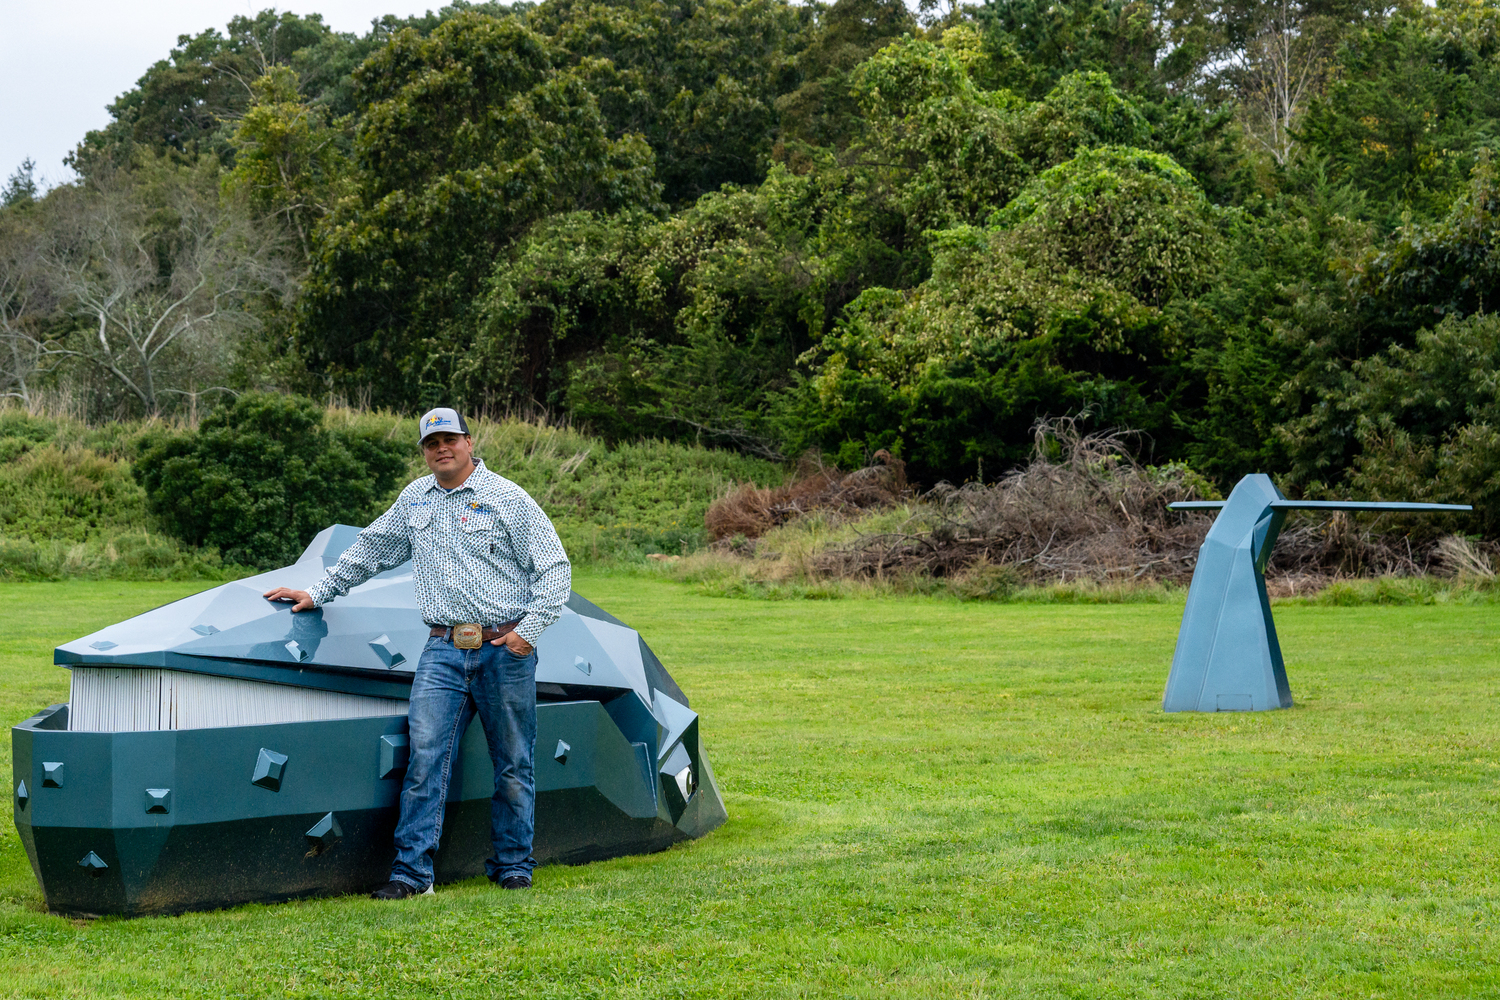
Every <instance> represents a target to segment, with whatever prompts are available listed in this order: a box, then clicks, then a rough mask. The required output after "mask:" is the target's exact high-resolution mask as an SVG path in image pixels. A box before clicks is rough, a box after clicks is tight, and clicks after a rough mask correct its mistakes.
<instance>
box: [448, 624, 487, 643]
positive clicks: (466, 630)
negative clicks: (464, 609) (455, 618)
mask: <svg viewBox="0 0 1500 1000" xmlns="http://www.w3.org/2000/svg"><path fill="white" fill-rule="evenodd" d="M453 645H454V647H455V648H457V649H478V648H479V647H480V646H483V645H484V629H483V628H481V627H480V626H478V625H455V626H453Z"/></svg>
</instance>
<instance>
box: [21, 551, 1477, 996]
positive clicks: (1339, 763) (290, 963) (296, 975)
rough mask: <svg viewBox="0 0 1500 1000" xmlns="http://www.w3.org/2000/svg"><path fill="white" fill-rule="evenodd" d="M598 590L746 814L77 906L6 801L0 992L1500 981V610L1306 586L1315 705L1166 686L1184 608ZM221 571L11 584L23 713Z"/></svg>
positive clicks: (1389, 990)
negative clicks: (187, 897)
mask: <svg viewBox="0 0 1500 1000" xmlns="http://www.w3.org/2000/svg"><path fill="white" fill-rule="evenodd" d="M576 587H577V589H578V590H579V592H581V593H582V594H584V595H585V596H586V597H588V598H590V599H591V600H594V601H596V602H598V603H599V604H601V605H602V606H604V607H605V608H607V609H608V610H610V611H612V612H614V613H615V614H617V615H619V616H620V617H622V618H624V619H625V620H626V621H628V622H630V623H631V624H634V625H636V626H638V627H639V628H640V629H641V631H642V632H643V633H644V634H645V635H646V637H647V639H648V641H649V642H650V643H651V644H652V646H653V647H654V648H655V649H656V650H657V652H658V653H659V654H660V655H661V657H662V659H663V661H664V662H665V663H666V664H667V666H668V668H669V669H670V670H671V671H672V672H673V674H674V675H675V676H676V677H677V679H678V680H679V681H680V683H681V684H682V686H683V688H684V689H685V690H686V691H687V693H688V695H689V696H690V698H691V699H692V702H693V706H694V708H695V709H697V710H698V711H699V713H700V714H701V716H702V719H703V722H702V726H703V733H704V739H705V743H706V746H707V749H708V752H709V753H710V755H711V758H712V760H713V763H714V767H715V769H716V771H717V773H718V777H719V779H720V782H721V784H722V787H723V790H724V794H725V799H726V801H727V803H728V807H729V814H730V820H729V823H728V824H727V825H726V826H725V827H723V828H722V829H720V830H719V831H717V832H716V833H714V834H712V835H710V836H709V837H707V838H705V839H704V840H701V841H698V842H695V843H692V844H687V845H683V846H680V847H678V848H675V849H673V850H670V851H667V852H665V853H663V854H658V855H654V856H650V857H640V858H627V859H621V860H617V861H611V862H604V863H599V864H592V865H586V866H582V867H577V868H564V867H549V868H544V869H540V870H539V871H538V872H537V880H536V882H537V885H536V888H535V889H534V890H533V891H531V892H529V893H502V892H500V891H498V890H496V889H493V888H492V887H490V885H489V884H488V883H486V882H484V881H482V880H476V881H473V882H468V883H463V884H459V885H454V886H447V887H443V888H441V889H440V890H439V892H438V893H437V895H436V896H434V897H430V898H422V899H417V900H413V901H408V902H404V903H397V904H392V903H376V902H372V901H369V900H366V899H362V898H344V899H331V900H318V901H311V902H301V903H293V904H287V905H281V906H249V907H242V908H240V909H236V910H228V911H221V912H215V913H199V914H189V915H186V916H179V917H169V918H159V919H140V920H115V919H106V920H96V921H75V920H69V919H64V918H60V917H54V916H49V915H47V914H46V913H45V912H44V911H43V906H42V900H41V896H40V893H39V891H38V889H37V886H36V883H35V881H34V879H33V877H32V874H31V870H30V867H29V865H28V863H27V861H26V859H25V856H24V854H23V852H22V850H21V848H20V844H19V841H18V839H17V837H16V834H15V830H14V828H13V827H11V826H9V824H7V825H6V828H5V832H4V836H3V838H0V994H3V995H15V996H91V997H99V996H116V995H130V996H135V995H142V996H211V997H220V996H277V997H279V996H296V997H303V996H307V997H323V996H343V995H352V996H408V995H409V996H421V997H428V996H476V997H509V996H517V997H567V998H573V997H641V998H664V997H977V996H994V997H1007V998H1010V997H1304V996H1309V997H1311V996H1329V997H1423V998H1430V997H1441V996H1452V997H1478V996H1500V878H1497V873H1496V861H1497V858H1496V847H1497V845H1500V816H1497V812H1496V806H1497V803H1500V747H1497V739H1500V640H1497V635H1500V608H1497V607H1458V606H1452V607H1446V606H1438V607H1387V608H1380V607H1364V608H1317V607H1283V608H1280V609H1279V610H1278V620H1279V623H1280V626H1281V635H1282V644H1283V648H1284V649H1285V652H1286V656H1287V659H1288V663H1289V673H1290V676H1291V683H1292V692H1293V695H1294V697H1295V698H1296V699H1297V707H1296V708H1294V709H1292V710H1290V711H1282V712H1267V713H1260V714H1254V715H1250V714H1223V715H1197V714H1181V715H1165V714H1163V713H1162V711H1161V692H1162V688H1163V685H1164V682H1165V680H1166V672H1167V667H1168V664H1169V662H1170V659H1171V653H1172V645H1173V641H1174V638H1175V635H1176V629H1177V624H1178V619H1179V618H1180V616H1181V606H1180V605H1175V606H1174V605H1136V606H1034V605H1032V606H1028V605H976V604H959V603H956V602H953V601H947V600H934V599H923V598H891V599H868V600H847V601H832V602H815V601H787V602H762V601H749V600H726V599H716V598H708V597H702V596H698V595H696V594H694V593H693V592H691V591H690V590H688V589H685V588H683V587H681V586H679V585H675V584H669V583H662V582H657V581H654V580H649V579H642V578H639V577H634V576H628V575H620V576H610V575H587V574H580V575H579V576H578V578H577V579H576ZM192 589H193V587H192V586H191V585H184V584H120V583H80V584H56V585H54V584H29V585H19V584H18V585H5V586H0V609H3V610H0V707H3V709H4V712H5V717H6V719H8V720H9V721H10V722H12V723H13V722H15V721H19V720H21V719H23V718H25V717H26V716H28V715H30V714H31V713H32V712H34V711H35V710H36V709H38V708H40V707H42V706H44V705H47V704H49V703H52V702H56V701H61V700H64V699H65V697H66V690H67V685H66V674H65V672H64V671H63V670H61V669H60V668H56V667H53V666H51V664H50V660H51V656H50V651H51V648H52V646H53V645H55V644H56V643H58V642H61V641H64V640H66V639H69V638H73V637H75V636H78V635H80V634H84V633H86V632H88V631H90V630H92V629H94V628H96V627H98V626H102V625H104V624H107V623H109V622H113V621H116V620H119V619H121V618H124V617H126V616H128V615H130V614H132V613H135V612H138V611H141V610H144V609H146V608H149V607H152V606H154V605H157V604H161V603H163V602H165V601H167V600H170V599H173V598H175V597H178V596H181V595H183V594H185V593H188V592H189V591H190V590H192ZM4 751H5V757H6V767H5V772H6V773H7V775H8V773H9V767H8V760H9V744H8V742H7V743H6V744H5V748H4Z"/></svg>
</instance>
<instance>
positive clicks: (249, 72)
mask: <svg viewBox="0 0 1500 1000" xmlns="http://www.w3.org/2000/svg"><path fill="white" fill-rule="evenodd" d="M330 34H331V32H330V31H329V29H328V27H327V26H326V25H324V24H323V18H322V15H320V14H312V15H309V16H307V17H299V16H298V15H296V14H292V13H278V12H276V11H274V10H270V9H268V10H263V11H261V12H260V13H259V14H257V15H256V16H255V17H243V16H237V17H234V18H232V19H230V22H229V29H228V32H227V33H221V32H220V31H218V30H217V29H214V28H210V29H208V30H207V31H203V32H200V33H199V34H197V35H181V36H179V37H178V39H177V47H176V48H174V49H173V50H172V51H171V53H170V54H169V55H168V56H167V58H165V59H162V60H160V61H158V62H157V63H156V64H155V65H153V66H152V67H151V68H150V69H149V70H147V71H146V73H145V75H144V76H142V77H141V78H140V80H139V81H137V83H136V85H135V87H134V88H132V89H131V90H129V91H127V92H125V93H124V94H122V95H121V96H120V97H119V98H117V99H116V100H115V101H114V102H113V103H112V104H110V105H109V108H108V110H109V113H110V116H111V117H112V118H113V119H114V120H113V121H112V122H110V123H109V124H108V125H106V126H105V127H104V128H103V129H100V130H99V131H96V132H90V133H88V135H87V136H85V137H84V140H83V142H82V143H80V144H79V147H78V150H77V151H76V152H75V153H74V154H73V155H72V156H71V157H70V162H71V164H72V165H73V166H74V167H75V168H77V169H79V170H81V171H84V172H87V171H89V170H92V169H95V168H96V165H99V164H104V163H112V164H116V165H118V164H121V163H125V162H128V160H129V157H130V150H131V149H132V147H133V146H135V145H136V144H137V143H139V144H142V145H145V146H146V147H148V148H149V149H151V150H153V151H167V150H170V151H173V152H176V153H180V154H186V155H189V156H197V155H199V154H200V153H202V154H210V155H213V156H217V157H219V159H220V160H221V162H224V163H228V162H229V161H230V160H231V159H232V157H233V147H232V144H231V143H230V141H229V132H230V126H229V125H228V122H229V120H230V119H232V118H234V117H236V116H238V115H239V114H241V113H242V112H243V111H244V110H245V109H246V108H247V107H248V106H249V104H250V96H251V91H250V84H251V81H253V80H255V79H258V78H259V77H261V76H262V75H264V74H265V72H266V71H267V70H269V69H270V68H271V67H273V66H285V65H288V64H290V62H291V61H292V59H293V58H294V57H295V56H296V55H297V53H298V52H300V51H302V50H304V49H306V48H308V47H310V46H313V45H316V44H317V43H319V42H321V41H324V40H325V39H327V38H328V37H329V35H330Z"/></svg>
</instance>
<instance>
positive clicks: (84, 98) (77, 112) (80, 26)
mask: <svg viewBox="0 0 1500 1000" xmlns="http://www.w3.org/2000/svg"><path fill="white" fill-rule="evenodd" d="M444 2H445V0H427V2H424V0H309V2H308V3H307V4H305V5H292V6H290V7H287V6H283V5H281V4H276V3H275V2H274V0H0V183H3V181H4V179H5V178H6V177H9V176H10V174H11V173H12V171H14V170H15V169H16V168H17V167H18V166H20V165H21V161H22V160H24V159H25V158H26V157H28V156H30V157H31V158H32V159H33V160H35V161H36V172H37V175H38V176H39V177H42V178H46V180H47V181H49V182H50V183H53V184H55V183H58V182H60V181H66V180H69V179H71V177H72V174H71V173H70V172H69V171H68V169H67V168H66V167H64V166H63V162H62V160H63V157H64V156H66V155H68V154H69V153H70V152H72V151H73V147H74V146H76V145H77V144H78V142H79V140H81V139H82V138H83V135H84V133H85V132H87V131H89V130H90V129H96V128H100V127H102V126H103V125H105V124H106V123H107V122H108V121H109V113H108V112H107V111H105V110H104V106H105V105H106V104H109V103H110V102H111V101H113V100H114V99H115V98H116V97H118V96H119V95H120V94H122V93H124V92H125V91H127V90H129V89H130V88H131V87H133V86H135V82H136V80H138V79H140V77H141V75H142V74H143V73H145V72H146V69H147V68H148V67H149V66H150V65H151V64H152V63H154V62H155V61H156V60H158V59H164V58H166V55H167V53H168V52H169V51H171V49H172V47H173V46H174V45H176V44H177V36H178V35H196V34H198V33H199V32H200V31H203V30H205V29H207V28H218V29H219V30H220V31H223V30H224V29H225V26H226V25H227V24H228V23H229V19H230V18H231V17H234V16H235V15H236V14H254V13H255V12H256V11H259V10H262V9H264V8H266V7H271V6H276V7H277V8H278V9H280V10H286V9H290V10H293V11H295V12H296V13H298V14H311V13H319V14H322V15H323V22H324V23H325V24H327V25H329V26H330V27H331V28H333V29H334V30H335V31H352V32H355V33H357V34H361V35H362V34H364V33H365V31H367V30H368V29H369V26H370V21H371V20H372V19H373V18H376V17H380V16H381V15H383V14H396V15H398V16H401V17H406V16H409V15H412V14H420V13H422V12H424V11H426V10H429V9H437V8H438V7H441V6H443V3H444Z"/></svg>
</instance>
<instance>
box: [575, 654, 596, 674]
mask: <svg viewBox="0 0 1500 1000" xmlns="http://www.w3.org/2000/svg"><path fill="white" fill-rule="evenodd" d="M573 666H575V667H577V668H578V669H579V670H582V671H583V672H584V673H585V674H592V673H593V672H594V665H593V664H592V663H590V662H589V661H588V660H585V659H584V658H583V657H581V656H575V657H573Z"/></svg>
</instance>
